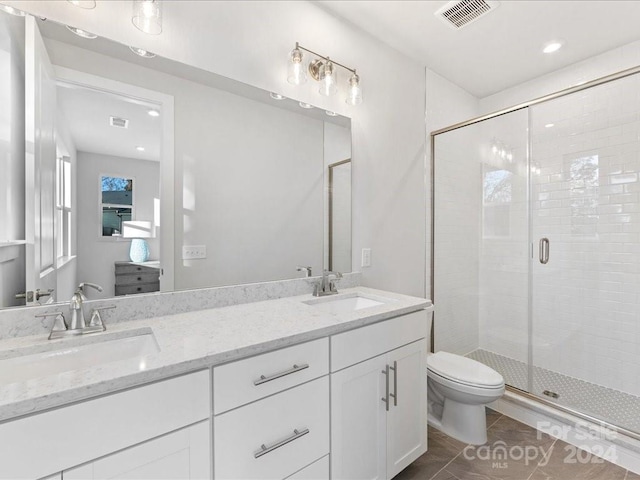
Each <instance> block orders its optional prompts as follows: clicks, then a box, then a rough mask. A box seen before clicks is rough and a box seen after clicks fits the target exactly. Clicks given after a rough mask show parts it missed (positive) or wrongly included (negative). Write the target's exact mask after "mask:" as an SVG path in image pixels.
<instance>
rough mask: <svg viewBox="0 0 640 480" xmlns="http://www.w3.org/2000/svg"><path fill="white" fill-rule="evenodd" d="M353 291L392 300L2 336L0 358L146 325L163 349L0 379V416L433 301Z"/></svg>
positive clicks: (259, 307)
mask: <svg viewBox="0 0 640 480" xmlns="http://www.w3.org/2000/svg"><path fill="white" fill-rule="evenodd" d="M354 293H360V294H364V295H367V296H371V297H373V298H375V297H382V298H383V299H387V300H389V301H388V302H387V303H384V304H382V305H377V306H372V307H368V308H363V309H361V310H356V311H352V312H348V313H341V314H331V313H326V312H323V311H322V310H321V309H318V308H316V307H314V306H311V305H307V304H305V303H304V302H305V301H308V300H313V299H315V297H313V296H311V295H303V296H296V297H287V298H281V299H277V300H267V301H261V302H255V303H248V304H242V305H234V306H229V307H221V308H214V309H209V310H200V311H195V312H188V313H181V314H176V315H169V316H163V317H156V318H147V319H144V320H134V321H127V322H121V323H117V324H114V325H112V326H109V325H107V331H106V332H105V333H101V334H95V335H87V336H85V337H76V338H67V339H60V340H51V341H49V340H47V337H46V335H34V336H27V337H18V338H11V339H6V340H2V341H0V362H1V361H2V359H4V358H9V357H15V356H16V355H19V354H20V355H24V354H25V353H26V352H28V353H34V352H39V351H49V350H63V349H65V348H72V347H75V346H80V345H85V344H89V343H96V342H101V341H103V340H106V339H115V338H118V337H123V336H129V335H131V334H141V333H148V332H149V331H152V332H153V335H154V337H155V340H156V341H157V344H158V347H159V349H160V351H159V352H158V353H154V354H151V355H147V356H145V357H144V361H141V360H140V358H139V357H138V358H129V359H123V360H116V361H109V362H105V363H102V364H100V365H97V366H93V367H88V368H81V369H77V370H72V371H65V372H62V373H56V374H52V375H49V376H43V377H39V378H32V379H30V380H26V381H20V382H15V383H9V384H3V385H0V421H3V420H7V419H10V418H14V417H19V416H22V415H26V414H30V413H35V412H39V411H43V410H46V409H49V408H54V407H59V406H61V405H65V404H67V403H71V402H76V401H79V400H85V399H89V398H92V397H95V396H98V395H103V394H107V393H111V392H115V391H117V390H121V389H125V388H130V387H134V386H138V385H142V384H145V383H148V382H153V381H157V380H161V379H163V378H168V377H171V376H175V375H180V374H184V373H187V372H192V371H195V370H199V369H203V368H208V367H211V366H215V365H218V364H222V363H227V362H230V361H234V360H238V359H240V358H243V357H248V356H252V355H256V354H260V353H263V352H267V351H270V350H275V349H278V348H282V347H286V346H289V345H294V344H296V343H302V342H306V341H309V340H314V339H316V338H321V337H326V336H329V335H333V334H336V333H340V332H343V331H346V330H351V329H353V328H358V327H361V326H364V325H369V324H372V323H376V322H379V321H381V320H385V319H388V318H391V317H394V316H397V315H402V314H405V313H410V312H414V311H417V310H420V309H423V308H427V307H429V306H431V302H430V301H429V300H425V299H422V298H416V297H410V296H406V295H400V294H396V293H391V292H386V291H380V290H374V289H370V288H365V287H355V288H349V289H344V290H342V291H341V292H340V296H349V295H353V294H354ZM332 298H336V297H332ZM0 368H2V367H1V363H0Z"/></svg>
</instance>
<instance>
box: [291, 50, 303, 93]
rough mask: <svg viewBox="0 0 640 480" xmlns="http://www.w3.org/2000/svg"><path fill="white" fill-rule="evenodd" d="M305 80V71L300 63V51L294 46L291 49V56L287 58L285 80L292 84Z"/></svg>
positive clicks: (298, 83)
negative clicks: (287, 66) (287, 68)
mask: <svg viewBox="0 0 640 480" xmlns="http://www.w3.org/2000/svg"><path fill="white" fill-rule="evenodd" d="M306 81H307V73H306V72H305V71H304V66H303V64H302V52H301V51H300V49H299V48H294V49H293V50H292V51H291V58H290V60H289V73H288V75H287V82H289V83H291V84H292V85H302V84H303V83H305V82H306Z"/></svg>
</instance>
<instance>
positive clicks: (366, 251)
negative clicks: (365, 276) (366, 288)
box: [362, 248, 371, 267]
mask: <svg viewBox="0 0 640 480" xmlns="http://www.w3.org/2000/svg"><path fill="white" fill-rule="evenodd" d="M362 266H363V267H370V266H371V249H370V248H363V249H362Z"/></svg>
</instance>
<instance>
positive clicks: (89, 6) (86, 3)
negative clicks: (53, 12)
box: [67, 0, 96, 10]
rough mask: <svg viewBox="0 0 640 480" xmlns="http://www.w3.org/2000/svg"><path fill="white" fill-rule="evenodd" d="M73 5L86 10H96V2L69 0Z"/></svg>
mask: <svg viewBox="0 0 640 480" xmlns="http://www.w3.org/2000/svg"><path fill="white" fill-rule="evenodd" d="M67 2H69V3H70V4H72V5H75V6H76V7H80V8H84V9H86V10H91V9H93V8H96V0H67Z"/></svg>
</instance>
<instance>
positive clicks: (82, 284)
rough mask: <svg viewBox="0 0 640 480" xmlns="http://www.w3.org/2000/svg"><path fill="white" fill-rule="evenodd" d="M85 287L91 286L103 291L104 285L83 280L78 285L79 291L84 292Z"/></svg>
mask: <svg viewBox="0 0 640 480" xmlns="http://www.w3.org/2000/svg"><path fill="white" fill-rule="evenodd" d="M84 287H91V288H94V289H96V290H97V291H99V292H101V291H102V287H101V286H100V285H97V284H95V283H89V282H82V283H81V284H80V285H78V291H79V292H80V293H83V292H84Z"/></svg>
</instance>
